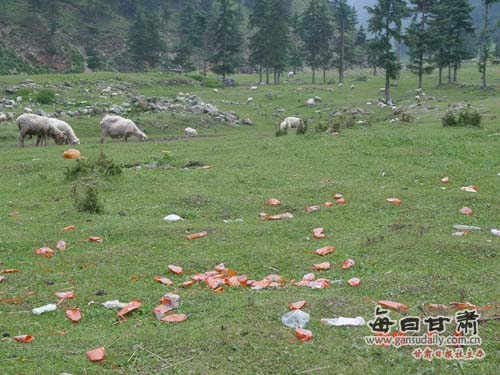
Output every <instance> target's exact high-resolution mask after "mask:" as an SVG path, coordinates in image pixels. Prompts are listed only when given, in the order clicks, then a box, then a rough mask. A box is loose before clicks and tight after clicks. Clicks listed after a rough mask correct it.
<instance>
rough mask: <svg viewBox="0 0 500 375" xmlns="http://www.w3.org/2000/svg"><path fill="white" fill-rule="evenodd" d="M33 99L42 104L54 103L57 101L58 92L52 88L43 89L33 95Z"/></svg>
mask: <svg viewBox="0 0 500 375" xmlns="http://www.w3.org/2000/svg"><path fill="white" fill-rule="evenodd" d="M33 99H35V100H36V101H37V102H38V103H40V104H52V103H54V102H55V101H56V92H55V91H54V90H52V89H41V90H40V91H38V92H37V93H35V95H33Z"/></svg>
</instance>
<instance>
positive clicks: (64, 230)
mask: <svg viewBox="0 0 500 375" xmlns="http://www.w3.org/2000/svg"><path fill="white" fill-rule="evenodd" d="M75 229H76V227H75V226H74V225H69V226H67V227H64V228H63V232H69V231H71V230H75Z"/></svg>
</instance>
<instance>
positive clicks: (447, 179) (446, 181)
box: [441, 176, 450, 184]
mask: <svg viewBox="0 0 500 375" xmlns="http://www.w3.org/2000/svg"><path fill="white" fill-rule="evenodd" d="M441 182H443V183H445V184H447V183H448V182H450V178H449V177H448V176H446V177H443V178H442V179H441Z"/></svg>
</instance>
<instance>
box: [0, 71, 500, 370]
mask: <svg viewBox="0 0 500 375" xmlns="http://www.w3.org/2000/svg"><path fill="white" fill-rule="evenodd" d="M489 72H490V77H491V82H492V84H494V86H493V89H492V90H490V91H489V92H487V93H483V92H482V91H481V90H479V89H476V88H464V87H447V88H444V89H440V90H438V89H436V88H434V87H433V84H434V80H435V77H434V76H432V77H427V79H426V90H425V91H426V93H427V94H428V95H432V96H435V98H436V100H434V101H433V102H429V104H432V105H437V106H439V109H435V110H430V111H428V112H424V111H418V112H417V113H416V114H415V117H416V121H415V123H413V124H405V123H394V124H390V123H389V121H388V120H389V118H390V117H391V116H390V111H389V110H386V109H378V108H376V107H375V106H374V105H371V106H370V105H367V104H366V102H367V101H369V100H371V101H374V100H375V101H376V99H377V97H378V96H379V94H378V92H377V91H378V88H379V87H381V86H382V77H376V78H373V77H371V76H369V80H368V81H367V82H355V84H356V88H355V89H354V90H349V86H350V82H349V83H346V85H345V86H344V88H342V89H340V88H338V87H337V86H322V85H318V86H312V85H309V84H295V83H294V84H283V85H280V86H277V87H275V86H267V87H260V88H259V89H258V90H255V91H251V90H250V89H249V84H250V83H251V82H254V81H255V79H256V77H255V76H237V77H236V80H237V82H238V83H240V84H241V85H240V86H238V87H236V88H234V89H233V88H231V89H224V90H219V93H216V92H213V91H212V90H211V89H207V88H203V87H200V86H198V85H192V86H166V85H160V84H159V82H160V81H162V79H164V76H162V75H161V74H160V73H151V74H142V75H116V74H108V73H98V74H93V75H66V76H54V75H52V76H35V77H30V78H32V79H34V80H35V81H36V82H37V83H40V84H43V83H50V84H52V85H53V84H54V83H58V82H64V81H67V80H68V81H70V82H77V81H78V80H79V79H81V78H85V79H86V80H87V81H89V82H95V81H96V80H98V79H104V80H106V81H110V80H113V79H114V78H115V77H117V76H119V77H120V78H121V79H123V80H125V81H128V82H132V83H134V84H137V90H138V91H139V92H140V93H141V94H144V95H157V96H169V97H172V96H174V95H175V94H176V93H178V92H186V91H189V92H191V93H196V94H199V95H200V96H201V97H202V98H203V99H204V100H206V101H207V102H212V103H214V104H216V105H217V106H218V107H219V108H221V109H224V110H234V111H236V112H237V113H238V114H239V115H240V117H241V118H245V117H250V118H251V119H252V120H253V121H254V122H255V124H256V125H255V126H253V127H250V126H241V127H240V128H235V127H231V126H229V125H227V124H211V125H210V126H204V127H202V126H201V124H202V123H201V119H202V116H180V115H177V116H175V117H174V116H172V115H171V114H170V113H163V114H154V115H135V117H134V119H135V120H138V123H140V124H141V126H144V127H145V129H146V132H147V133H148V135H149V136H150V137H152V138H153V139H155V140H156V141H155V142H148V143H139V142H134V141H131V142H129V143H128V144H125V143H122V142H116V141H113V142H109V143H108V144H106V145H104V146H102V145H100V144H98V139H99V138H100V129H99V126H98V123H99V120H100V118H99V117H91V118H83V119H71V118H70V119H66V120H68V122H69V123H70V124H71V125H72V126H73V128H74V130H75V132H76V134H77V135H78V137H79V138H80V139H81V141H82V145H80V146H78V147H77V148H78V149H79V150H80V151H81V153H82V155H83V156H84V157H87V158H88V157H91V156H94V155H97V154H98V153H99V152H100V151H101V150H104V152H105V153H106V155H108V156H109V157H111V158H112V159H113V161H114V162H116V163H119V164H134V163H147V162H150V161H151V160H153V159H154V158H159V157H161V155H162V153H163V151H169V152H171V154H172V157H173V158H174V161H173V163H174V165H175V167H176V168H174V169H164V168H158V169H147V168H145V167H143V168H141V169H139V170H137V169H124V170H123V173H122V174H121V175H119V176H113V177H107V178H104V177H103V178H101V179H100V183H101V185H100V186H101V190H100V198H102V203H103V206H104V212H103V213H102V214H97V215H91V214H84V213H80V212H78V211H77V210H76V209H75V208H74V207H73V200H72V197H71V194H70V190H71V185H72V184H71V183H70V182H68V181H67V180H66V179H65V176H64V170H65V168H66V167H69V166H72V165H73V164H74V163H75V161H72V160H66V159H63V157H62V154H63V151H64V150H66V147H64V146H55V145H53V142H52V141H51V142H50V143H51V146H50V147H47V148H35V147H26V148H25V149H19V148H17V147H16V127H15V125H14V124H13V123H9V124H7V125H1V126H0V151H1V154H2V166H3V170H2V178H1V179H0V191H1V192H2V194H1V202H2V205H0V217H1V218H2V219H1V221H0V231H1V233H2V236H1V237H0V261H1V262H3V264H2V265H1V266H0V268H19V269H20V272H19V273H17V274H8V275H5V276H7V278H6V280H5V281H4V282H3V283H1V284H0V299H5V298H13V297H20V296H24V295H26V294H27V293H28V292H35V293H34V294H32V295H29V296H28V297H27V298H26V299H24V300H23V302H21V303H18V304H9V303H0V333H3V332H8V333H9V334H10V335H11V336H14V335H18V334H31V335H33V336H35V339H34V341H33V342H32V343H30V344H19V343H16V342H13V341H11V340H9V339H4V340H2V341H0V363H1V366H0V374H9V375H10V374H15V373H20V374H59V373H62V372H68V373H72V374H82V373H85V374H159V373H162V374H163V373H165V374H235V373H241V374H249V375H250V374H266V375H267V374H301V373H306V374H410V373H411V374H430V373H435V374H457V373H458V374H496V373H498V369H499V366H500V360H499V354H500V353H499V349H500V348H499V342H498V330H499V328H500V324H499V322H498V321H494V320H490V321H486V322H481V324H480V326H479V330H480V335H481V337H482V340H483V345H482V348H483V349H484V350H485V352H486V358H485V359H484V360H482V361H444V360H434V361H432V362H427V361H416V360H414V359H412V357H411V349H410V348H401V349H392V348H373V347H368V346H366V345H365V344H364V338H363V337H364V336H365V335H368V334H370V331H369V329H368V328H367V327H360V328H334V327H327V326H323V325H322V324H321V323H320V319H321V318H325V317H334V316H358V315H361V316H363V317H364V318H365V319H367V320H369V319H372V318H373V309H374V303H373V301H377V300H383V299H386V300H394V301H399V302H402V303H404V304H406V305H408V306H409V307H410V315H420V316H422V317H423V316H425V314H423V313H422V312H421V310H420V309H419V307H421V306H423V305H425V304H427V303H445V304H447V303H449V302H455V301H460V302H462V301H469V302H471V303H474V304H477V305H486V304H495V305H498V304H499V303H500V301H499V292H498V290H499V289H498V285H499V283H500V273H499V271H498V270H499V255H500V254H499V249H500V243H499V241H498V238H497V237H493V236H491V235H490V234H489V233H488V232H487V231H480V232H474V233H472V234H470V235H468V236H465V237H453V236H451V233H452V232H453V231H454V230H453V228H452V225H453V224H467V225H476V226H480V227H483V228H497V229H500V228H498V227H499V226H500V223H499V207H500V197H499V195H498V184H499V179H500V177H499V176H498V175H497V174H498V173H500V164H499V160H498V150H499V136H498V135H495V134H497V133H499V132H500V123H499V121H498V119H497V118H496V116H498V115H500V109H498V105H497V102H498V97H499V96H498V90H497V88H498V83H499V82H497V81H498V77H500V75H499V74H498V73H499V71H498V67H492V69H490V71H489ZM358 74H359V73H356V72H352V75H351V76H350V78H354V77H355V76H356V75H358ZM368 74H369V73H368ZM477 76H478V74H477V72H476V70H475V67H472V66H469V67H465V68H464V69H463V71H462V72H461V79H463V81H464V82H467V83H471V84H472V83H477V82H478V79H477ZM170 78H171V77H170ZM299 78H301V79H304V80H305V81H308V80H309V78H310V77H309V76H307V75H306V74H304V75H299ZM331 78H332V79H335V75H334V74H333V73H331ZM21 79H24V77H22V78H21V77H0V82H2V83H5V84H15V83H17V82H19V81H20V80H21ZM148 82H149V83H148ZM328 88H333V92H331V91H327V89H328ZM414 88H415V77H414V76H411V75H410V74H409V73H404V74H403V79H402V80H401V82H400V83H399V86H398V87H395V88H393V97H394V98H395V100H396V102H398V103H402V104H406V105H407V104H410V103H412V102H413V97H414ZM269 92H272V93H273V95H272V99H269V98H268V97H267V96H266V94H268V93H269ZM60 94H61V95H65V96H66V97H68V98H70V99H71V98H75V99H74V100H75V101H77V100H88V101H89V102H93V101H96V100H98V99H97V96H98V93H94V94H91V95H90V96H88V97H86V96H85V95H84V94H82V92H80V91H79V90H78V87H77V86H76V85H75V86H73V88H72V89H71V90H68V91H65V92H64V93H62V92H60ZM315 95H319V96H321V97H322V98H323V102H322V103H321V104H320V105H318V106H316V107H314V108H306V107H304V106H303V102H304V100H305V99H307V98H308V97H312V96H315ZM250 96H252V97H253V98H254V104H253V105H247V104H246V99H247V98H248V97H250ZM220 100H229V101H232V102H239V103H240V104H227V103H223V102H221V101H220ZM461 100H463V101H466V102H469V103H471V105H472V107H473V108H476V109H478V110H479V111H480V112H481V111H482V110H483V111H484V110H485V109H487V110H488V112H487V113H486V114H485V116H484V124H483V126H482V127H481V128H470V127H464V128H443V127H442V125H441V121H440V119H441V116H442V115H443V114H444V113H445V111H446V109H447V106H448V104H451V103H455V102H458V101H461ZM122 101H124V100H122ZM117 102H118V103H119V102H120V100H117ZM55 105H56V106H57V103H56V104H55ZM278 106H282V107H284V108H286V112H284V113H280V112H277V111H276V107H278ZM344 107H345V108H348V109H350V108H354V107H361V108H363V109H365V110H366V111H369V112H373V113H372V114H368V115H366V116H364V117H363V119H368V120H369V122H370V123H371V125H370V126H355V127H354V128H350V129H345V130H342V132H341V135H340V136H337V137H334V136H327V135H322V134H314V133H312V132H311V133H309V134H307V135H305V136H301V137H299V136H296V135H295V134H294V131H290V132H289V134H288V135H287V136H284V137H274V133H275V131H276V126H277V124H278V123H279V122H280V120H281V119H282V118H283V117H285V116H291V115H294V114H300V115H302V116H303V117H304V118H307V119H309V122H310V123H309V128H310V129H313V127H314V124H315V123H316V122H317V121H319V120H325V119H327V117H328V114H329V113H330V112H333V111H337V110H340V111H342V110H343V108H344ZM50 108H51V107H47V108H46V109H50ZM317 110H321V112H320V113H316V112H315V111H317ZM155 124H156V125H158V124H161V125H168V127H167V128H160V127H158V126H156V127H155V126H154V125H155ZM186 126H191V127H196V128H198V129H199V133H200V135H201V137H198V138H190V139H185V138H183V137H180V136H181V135H182V134H183V129H184V127H186ZM27 144H29V145H30V146H31V145H32V144H33V141H31V143H30V141H27ZM188 161H201V162H203V163H205V164H207V165H210V166H211V169H209V170H199V169H182V168H181V166H182V165H184V164H186V163H187V162H188ZM443 176H450V183H449V184H447V185H446V186H445V187H446V189H445V190H441V187H442V186H443V184H442V183H441V182H440V181H439V180H440V178H441V177H443ZM470 184H474V185H478V186H479V192H478V193H477V194H473V193H466V192H463V191H460V189H459V188H460V187H461V186H465V185H470ZM337 192H340V193H342V194H344V196H345V198H346V199H347V201H348V202H349V203H348V204H347V205H344V206H334V207H331V208H324V209H322V210H321V211H319V212H310V213H306V212H304V210H303V209H304V207H305V206H308V205H315V204H320V205H321V204H323V203H324V202H326V201H328V200H332V194H333V193H337ZM271 197H276V198H279V199H280V200H281V201H282V207H280V208H269V207H266V206H264V204H263V202H264V201H265V200H266V199H268V198H271ZM389 197H399V198H401V199H402V200H403V203H402V204H401V206H399V207H397V206H393V205H391V204H389V203H386V202H385V199H386V198H389ZM463 206H468V207H471V208H472V209H473V210H474V215H472V216H470V217H467V216H463V215H461V214H460V213H459V209H460V208H462V207H463ZM14 211H19V215H17V216H10V215H9V213H12V212H14ZM120 211H124V212H125V213H126V216H123V215H119V212H120ZM263 211H265V212H268V213H279V212H286V211H288V212H291V213H293V214H294V215H295V218H294V219H292V220H287V221H261V220H259V219H258V214H259V213H260V212H263ZM170 213H176V214H179V215H181V216H183V217H184V218H186V219H187V220H186V221H183V222H178V223H171V224H168V223H165V222H164V221H163V220H162V218H163V217H164V216H165V215H167V214H170ZM236 218H242V219H243V220H244V221H243V223H238V222H236V223H224V222H223V220H224V219H236ZM71 224H73V225H75V226H76V230H75V231H73V232H67V233H64V232H62V228H63V227H65V226H67V225H71ZM318 226H323V227H324V228H325V231H326V234H327V236H328V238H327V239H326V240H314V239H312V229H313V228H315V227H318ZM202 230H206V231H208V232H209V235H208V236H207V237H205V238H202V239H198V240H195V241H188V240H186V239H185V235H186V234H188V233H194V232H198V231H202ZM89 236H102V237H104V239H105V240H104V243H103V244H95V243H90V242H87V241H86V239H87V237H89ZM308 237H310V238H311V239H308ZM59 239H64V240H65V241H66V242H67V243H68V246H67V249H66V250H65V251H64V252H58V253H57V254H56V256H54V257H53V258H50V259H48V258H43V257H41V256H38V255H35V254H34V249H36V248H38V247H40V246H43V245H47V246H50V247H52V248H55V243H56V241H57V240H59ZM328 244H332V245H335V246H336V247H337V251H336V252H335V253H334V254H333V255H330V256H327V258H328V259H323V258H319V257H317V256H315V255H314V254H312V253H311V250H314V249H316V248H319V247H322V246H325V245H328ZM347 258H353V259H354V260H355V261H356V265H355V266H354V267H353V268H351V269H349V270H347V271H341V270H340V269H339V268H334V269H332V270H330V271H322V272H316V275H318V276H319V277H326V278H329V279H331V280H342V282H341V283H339V284H335V283H334V284H332V286H331V287H330V288H329V289H325V290H310V289H307V288H297V287H293V286H291V285H288V286H286V287H285V288H283V289H280V290H270V289H269V290H263V291H254V290H250V289H241V288H234V289H233V288H228V287H227V288H226V290H225V292H224V293H221V294H218V293H213V292H212V291H210V290H208V289H207V288H206V287H203V286H201V285H200V286H193V287H191V288H189V289H184V288H181V287H164V286H162V285H160V284H158V283H156V282H154V281H153V277H154V276H156V275H166V276H168V277H170V278H171V279H172V280H173V281H174V282H175V283H176V284H177V283H180V282H182V281H185V280H187V279H188V275H189V274H192V273H194V272H202V271H206V270H210V269H213V267H214V266H215V265H216V264H218V263H220V262H224V263H225V265H226V266H227V267H229V268H231V269H234V270H237V271H238V272H239V273H241V274H246V275H248V276H249V278H251V279H261V278H262V277H264V276H266V275H268V274H271V273H279V274H280V275H282V276H283V277H285V278H286V279H287V280H298V279H300V278H301V277H302V276H303V275H304V274H306V273H308V272H310V271H311V266H312V264H314V263H318V262H320V261H324V260H330V261H331V262H340V261H343V260H345V259H347ZM168 264H178V265H181V266H183V267H184V268H185V270H186V275H185V276H180V277H179V276H173V275H168V274H167V270H166V268H167V265H168ZM142 275H143V276H142ZM354 276H355V277H359V278H360V279H361V280H362V284H361V286H360V287H359V288H352V287H349V286H348V285H347V284H346V283H345V282H346V281H347V280H348V279H349V278H351V277H354ZM135 279H136V281H133V280H135ZM48 284H53V285H48ZM62 290H74V292H75V298H74V299H73V300H71V301H69V302H68V303H63V304H62V305H61V306H60V308H59V309H58V310H57V311H55V312H51V313H48V314H45V315H41V316H35V315H32V314H31V313H30V310H31V309H32V308H34V307H37V306H41V305H45V304H47V303H55V302H56V301H57V299H56V298H55V297H54V293H55V292H57V291H62ZM101 290H104V291H105V293H106V294H105V295H103V296H98V295H96V292H98V291H101ZM168 291H178V293H179V294H180V296H181V307H180V309H179V312H182V313H187V314H188V315H189V319H188V320H187V321H186V322H183V323H179V324H170V325H168V324H165V323H161V322H158V321H156V320H155V319H154V316H153V314H152V309H153V308H154V307H155V306H157V305H158V304H159V299H160V297H161V296H162V295H163V294H164V293H166V292H168ZM113 299H119V300H121V301H125V302H128V301H130V300H132V299H139V300H141V301H142V302H143V305H142V307H141V308H140V310H139V311H138V312H136V313H133V314H131V315H130V316H129V317H128V318H127V320H126V321H125V322H124V323H122V324H116V322H117V316H116V312H115V311H112V310H106V309H105V308H104V307H102V306H101V305H100V303H102V302H104V301H106V300H113ZM300 299H306V300H307V301H308V304H307V306H306V307H305V308H304V310H305V311H307V312H308V313H310V314H311V322H310V323H309V325H308V329H311V330H312V331H313V334H314V339H313V341H312V342H309V343H305V344H301V343H299V342H297V341H296V340H295V338H294V333H293V329H289V328H287V327H285V326H283V325H282V324H281V321H280V319H281V316H282V315H283V314H285V313H286V312H287V310H288V304H289V303H291V302H294V301H297V300H300ZM91 301H94V302H95V303H94V304H90V305H89V302H91ZM65 306H78V307H80V308H81V310H82V315H83V320H82V322H80V323H79V324H73V323H71V322H70V321H69V320H67V319H66V318H65V316H64V307H65ZM450 314H452V313H450ZM485 314H486V315H487V316H489V317H492V316H494V314H496V315H497V316H498V309H495V310H493V311H489V312H486V313H485ZM391 317H393V318H401V317H402V315H401V314H399V313H397V312H392V313H391ZM61 332H64V333H65V335H61ZM99 346H104V347H105V348H106V352H107V355H106V360H105V361H104V362H102V363H90V362H89V361H88V360H87V359H86V357H85V352H86V351H87V350H90V349H93V348H96V347H99Z"/></svg>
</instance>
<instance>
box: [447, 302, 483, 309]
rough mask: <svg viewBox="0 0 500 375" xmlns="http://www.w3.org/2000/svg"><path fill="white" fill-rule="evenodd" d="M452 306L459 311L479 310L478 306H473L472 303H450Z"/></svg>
mask: <svg viewBox="0 0 500 375" xmlns="http://www.w3.org/2000/svg"><path fill="white" fill-rule="evenodd" d="M450 306H451V307H453V308H455V309H459V310H463V309H476V308H477V306H476V305H473V304H472V303H470V302H450Z"/></svg>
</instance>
